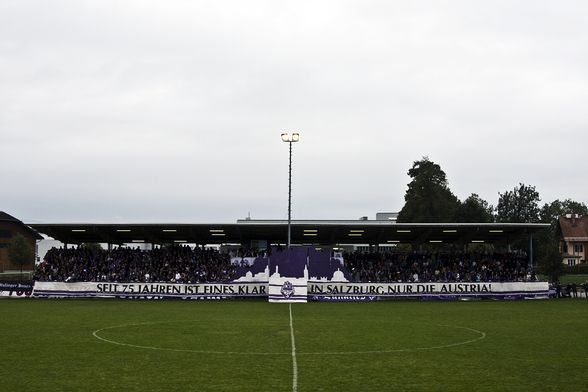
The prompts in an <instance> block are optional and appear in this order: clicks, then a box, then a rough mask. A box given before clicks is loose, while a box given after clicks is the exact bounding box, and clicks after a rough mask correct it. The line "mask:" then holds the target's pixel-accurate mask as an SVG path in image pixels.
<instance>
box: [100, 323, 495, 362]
mask: <svg viewBox="0 0 588 392" xmlns="http://www.w3.org/2000/svg"><path fill="white" fill-rule="evenodd" d="M166 323H176V322H173V321H154V322H144V323H129V324H120V325H112V326H108V327H103V328H99V329H97V330H95V331H93V332H92V336H94V337H95V338H96V339H98V340H100V341H102V342H105V343H110V344H114V345H117V346H124V347H132V348H139V349H145V350H155V351H170V352H183V353H195V354H215V355H254V356H255V355H265V356H268V355H292V353H291V352H254V351H215V350H191V349H181V348H168V347H157V346H143V345H138V344H131V343H124V342H119V341H116V340H112V339H107V338H105V337H103V336H100V332H102V331H108V330H112V329H117V328H125V327H135V326H143V325H155V324H166ZM431 325H435V326H438V327H446V328H454V329H462V330H466V331H470V332H474V333H477V334H478V335H479V336H478V337H476V338H475V339H469V340H464V341H461V342H456V343H449V344H444V345H438V346H429V347H414V348H403V349H390V350H364V351H322V352H321V351H317V352H301V351H298V350H297V351H296V354H297V355H362V354H389V353H400V352H411V351H427V350H439V349H444V348H451V347H457V346H463V345H466V344H471V343H475V342H478V341H480V340H482V339H485V338H486V333H485V332H483V331H479V330H477V329H474V328H469V327H463V326H458V325H446V324H431Z"/></svg>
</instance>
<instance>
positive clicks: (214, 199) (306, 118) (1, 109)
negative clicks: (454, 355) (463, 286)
mask: <svg viewBox="0 0 588 392" xmlns="http://www.w3.org/2000/svg"><path fill="white" fill-rule="evenodd" d="M587 114H588V2H586V1H557V2H556V1H535V0H533V1H531V0H528V1H513V0H509V1H485V2H480V1H438V0H436V1H409V2H408V1H365V0H362V1H351V2H350V1H341V0H337V1H331V2H327V1H316V0H313V1H308V2H304V1H301V0H296V1H288V2H286V1H277V0H269V1H218V0H217V1H169V0H166V1H159V2H154V1H145V0H141V1H119V0H116V1H105V0H100V1H93V2H88V1H80V0H72V1H59V0H52V1H22V0H16V1H11V0H2V1H0V210H3V211H6V212H8V213H10V214H12V215H14V216H16V217H17V218H19V219H22V220H24V221H26V222H68V221H74V222H149V221H153V222H194V223H197V222H234V221H235V220H236V219H237V218H244V217H245V216H247V214H248V213H250V214H251V217H252V218H254V219H283V218H286V217H287V190H288V146H287V144H286V143H282V142H281V141H280V133H281V132H282V131H283V130H286V131H291V130H297V131H299V132H300V134H301V141H300V143H297V144H295V145H294V154H293V163H294V164H293V219H357V218H359V217H360V216H363V215H368V216H369V217H370V219H372V218H374V215H375V213H376V212H378V211H398V210H400V209H401V208H402V206H403V204H404V194H405V191H406V185H407V183H408V182H409V177H408V175H407V171H408V169H409V168H410V167H411V166H412V163H413V161H415V160H418V159H420V158H421V157H422V156H428V157H429V158H430V159H431V160H433V161H434V162H437V163H439V164H440V165H441V167H442V168H443V169H444V170H445V172H446V173H447V176H448V179H449V185H450V188H451V190H452V191H453V192H454V193H455V194H456V195H457V196H458V197H459V198H460V199H462V200H463V199H465V198H466V197H467V196H468V195H469V194H471V193H474V192H475V193H478V194H479V195H480V196H481V197H483V198H484V199H486V200H488V201H489V202H490V203H491V204H494V205H496V203H497V200H498V192H504V191H506V190H512V189H513V188H514V186H516V185H517V184H518V183H519V182H523V183H525V184H529V185H535V186H536V187H537V190H538V191H539V193H540V195H541V198H542V201H543V202H549V201H552V200H554V199H557V198H559V199H563V198H572V199H574V200H578V201H582V202H585V203H588V181H586V168H587V167H588V162H587V156H588V154H587V152H586V151H587V147H586V146H587V142H588V118H587Z"/></svg>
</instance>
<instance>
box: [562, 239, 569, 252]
mask: <svg viewBox="0 0 588 392" xmlns="http://www.w3.org/2000/svg"><path fill="white" fill-rule="evenodd" d="M562 248H563V249H562V253H568V244H567V243H566V242H564V244H563V247H562Z"/></svg>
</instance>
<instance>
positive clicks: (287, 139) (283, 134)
mask: <svg viewBox="0 0 588 392" xmlns="http://www.w3.org/2000/svg"><path fill="white" fill-rule="evenodd" d="M282 141H283V142H289V141H290V135H288V134H287V133H286V132H284V133H282Z"/></svg>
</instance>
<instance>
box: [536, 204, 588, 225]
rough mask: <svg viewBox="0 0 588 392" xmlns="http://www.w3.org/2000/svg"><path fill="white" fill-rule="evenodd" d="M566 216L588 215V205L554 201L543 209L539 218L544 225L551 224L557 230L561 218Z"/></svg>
mask: <svg viewBox="0 0 588 392" xmlns="http://www.w3.org/2000/svg"><path fill="white" fill-rule="evenodd" d="M566 214H578V215H588V207H587V206H586V204H584V203H581V202H577V201H574V200H571V199H565V200H564V201H560V200H559V199H558V200H554V201H552V202H551V203H545V204H544V205H543V207H541V211H540V212H539V217H540V219H541V222H543V223H551V225H552V226H553V227H554V228H555V226H556V225H557V223H558V221H559V217H560V216H564V215H566Z"/></svg>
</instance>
